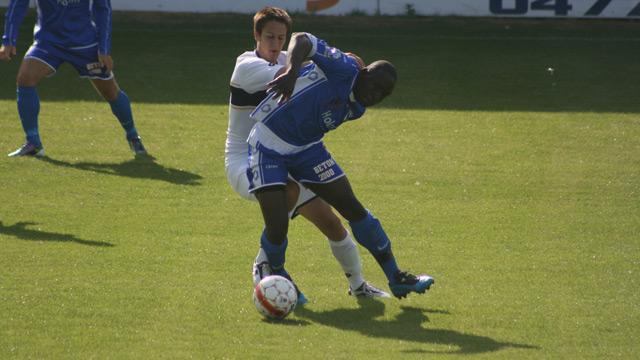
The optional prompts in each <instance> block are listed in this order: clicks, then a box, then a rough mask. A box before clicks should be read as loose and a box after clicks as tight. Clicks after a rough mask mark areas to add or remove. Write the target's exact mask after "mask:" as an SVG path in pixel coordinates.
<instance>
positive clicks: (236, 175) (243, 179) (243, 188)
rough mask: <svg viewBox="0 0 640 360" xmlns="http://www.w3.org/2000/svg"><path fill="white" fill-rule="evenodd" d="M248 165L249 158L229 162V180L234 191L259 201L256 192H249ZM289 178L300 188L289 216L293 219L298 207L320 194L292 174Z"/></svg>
mask: <svg viewBox="0 0 640 360" xmlns="http://www.w3.org/2000/svg"><path fill="white" fill-rule="evenodd" d="M248 167H249V165H248V162H247V160H244V161H242V162H240V161H238V162H230V163H228V165H227V167H226V169H225V171H226V173H227V181H228V182H229V185H231V187H232V188H233V191H235V192H236V193H237V194H238V195H240V196H241V197H242V198H244V199H247V200H251V201H258V200H257V199H256V196H255V195H254V194H251V193H249V179H248V178H247V168H248ZM289 179H290V180H291V181H293V182H295V183H296V184H298V188H299V189H300V193H299V194H298V200H297V201H296V205H295V206H294V207H293V210H291V211H290V212H289V218H291V219H293V218H294V217H296V216H297V215H298V209H300V208H301V207H302V206H304V205H305V204H306V203H308V202H309V201H311V200H313V199H315V198H316V197H317V196H318V195H316V194H315V193H314V192H313V191H311V190H309V189H308V188H306V187H305V186H304V185H302V184H300V183H299V182H297V181H295V180H294V179H293V178H292V177H291V176H289Z"/></svg>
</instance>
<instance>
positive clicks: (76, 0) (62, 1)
mask: <svg viewBox="0 0 640 360" xmlns="http://www.w3.org/2000/svg"><path fill="white" fill-rule="evenodd" d="M81 1H82V0H58V5H62V6H69V5H72V4H80V2H81Z"/></svg>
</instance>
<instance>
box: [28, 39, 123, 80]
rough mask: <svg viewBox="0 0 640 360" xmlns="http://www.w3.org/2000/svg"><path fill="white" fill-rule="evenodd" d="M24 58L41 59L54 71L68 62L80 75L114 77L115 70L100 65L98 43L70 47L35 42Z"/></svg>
mask: <svg viewBox="0 0 640 360" xmlns="http://www.w3.org/2000/svg"><path fill="white" fill-rule="evenodd" d="M24 58H25V59H36V60H40V61H42V62H43V63H45V64H47V65H48V66H49V67H50V68H51V69H52V70H53V71H57V70H58V68H59V67H60V65H62V63H64V62H67V63H69V64H71V65H72V66H73V67H74V68H75V69H76V71H77V72H78V74H80V77H86V78H90V79H101V80H109V79H111V78H113V72H111V71H107V68H105V67H103V66H100V62H99V61H98V44H95V45H93V46H89V47H81V48H72V49H69V48H64V47H61V46H57V45H51V44H43V43H33V45H31V47H30V48H29V50H28V51H27V54H26V55H25V56H24Z"/></svg>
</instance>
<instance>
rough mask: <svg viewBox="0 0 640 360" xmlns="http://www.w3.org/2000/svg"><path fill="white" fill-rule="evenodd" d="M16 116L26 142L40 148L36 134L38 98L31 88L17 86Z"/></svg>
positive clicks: (38, 136)
mask: <svg viewBox="0 0 640 360" xmlns="http://www.w3.org/2000/svg"><path fill="white" fill-rule="evenodd" d="M17 93H18V98H17V100H18V114H20V121H21V122H22V129H23V130H24V133H25V134H26V137H27V142H29V143H31V144H33V145H35V146H38V147H42V141H40V133H39V132H38V114H39V113H40V98H39V97H38V92H37V91H36V88H35V87H33V86H18V91H17Z"/></svg>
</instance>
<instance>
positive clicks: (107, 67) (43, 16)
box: [0, 0, 147, 156]
mask: <svg viewBox="0 0 640 360" xmlns="http://www.w3.org/2000/svg"><path fill="white" fill-rule="evenodd" d="M35 4H36V7H37V8H38V18H37V22H36V25H35V30H34V35H33V38H34V41H33V44H32V45H31V47H30V48H29V50H27V53H26V55H25V56H24V59H23V60H22V63H21V65H20V69H19V70H18V76H17V86H18V91H17V92H18V98H17V102H18V113H19V115H20V121H21V122H22V128H23V130H24V132H25V135H26V142H25V143H24V145H22V146H20V147H19V148H18V149H17V150H16V151H14V152H12V153H10V154H9V156H44V147H43V145H42V140H41V139H40V132H39V129H38V116H39V113H40V99H39V97H38V93H37V91H36V87H37V86H38V84H39V83H40V81H41V80H42V79H44V78H45V77H50V76H53V75H54V74H55V72H56V71H57V69H58V67H60V65H61V64H62V63H65V62H67V63H69V64H71V65H72V66H73V67H74V68H75V69H76V71H77V72H78V74H80V77H83V78H88V79H90V80H91V83H92V84H93V86H94V87H95V89H96V90H97V91H98V93H100V95H102V97H103V98H104V99H105V100H107V101H108V102H109V105H110V106H111V111H112V112H113V114H114V115H115V116H116V118H117V119H118V121H119V122H120V124H121V125H122V127H123V128H124V130H125V134H126V139H127V141H128V143H129V146H130V148H131V150H132V151H133V152H134V154H136V155H145V154H146V153H147V151H146V150H145V148H144V146H143V145H142V141H141V140H140V136H139V135H138V131H137V130H136V127H135V125H134V121H133V114H132V112H131V103H130V101H129V98H128V97H127V94H125V93H124V91H122V90H121V89H120V88H119V86H118V83H117V82H116V80H115V77H114V74H113V59H112V58H111V2H110V0H93V1H91V0H72V1H59V0H36V1H35ZM28 7H29V0H11V1H10V2H9V6H8V8H7V13H6V14H5V24H4V35H3V36H2V47H0V60H4V61H9V60H11V58H12V57H13V56H16V54H17V52H16V42H17V40H18V29H19V28H20V24H21V23H22V20H23V19H24V16H25V14H26V12H27V9H28Z"/></svg>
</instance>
